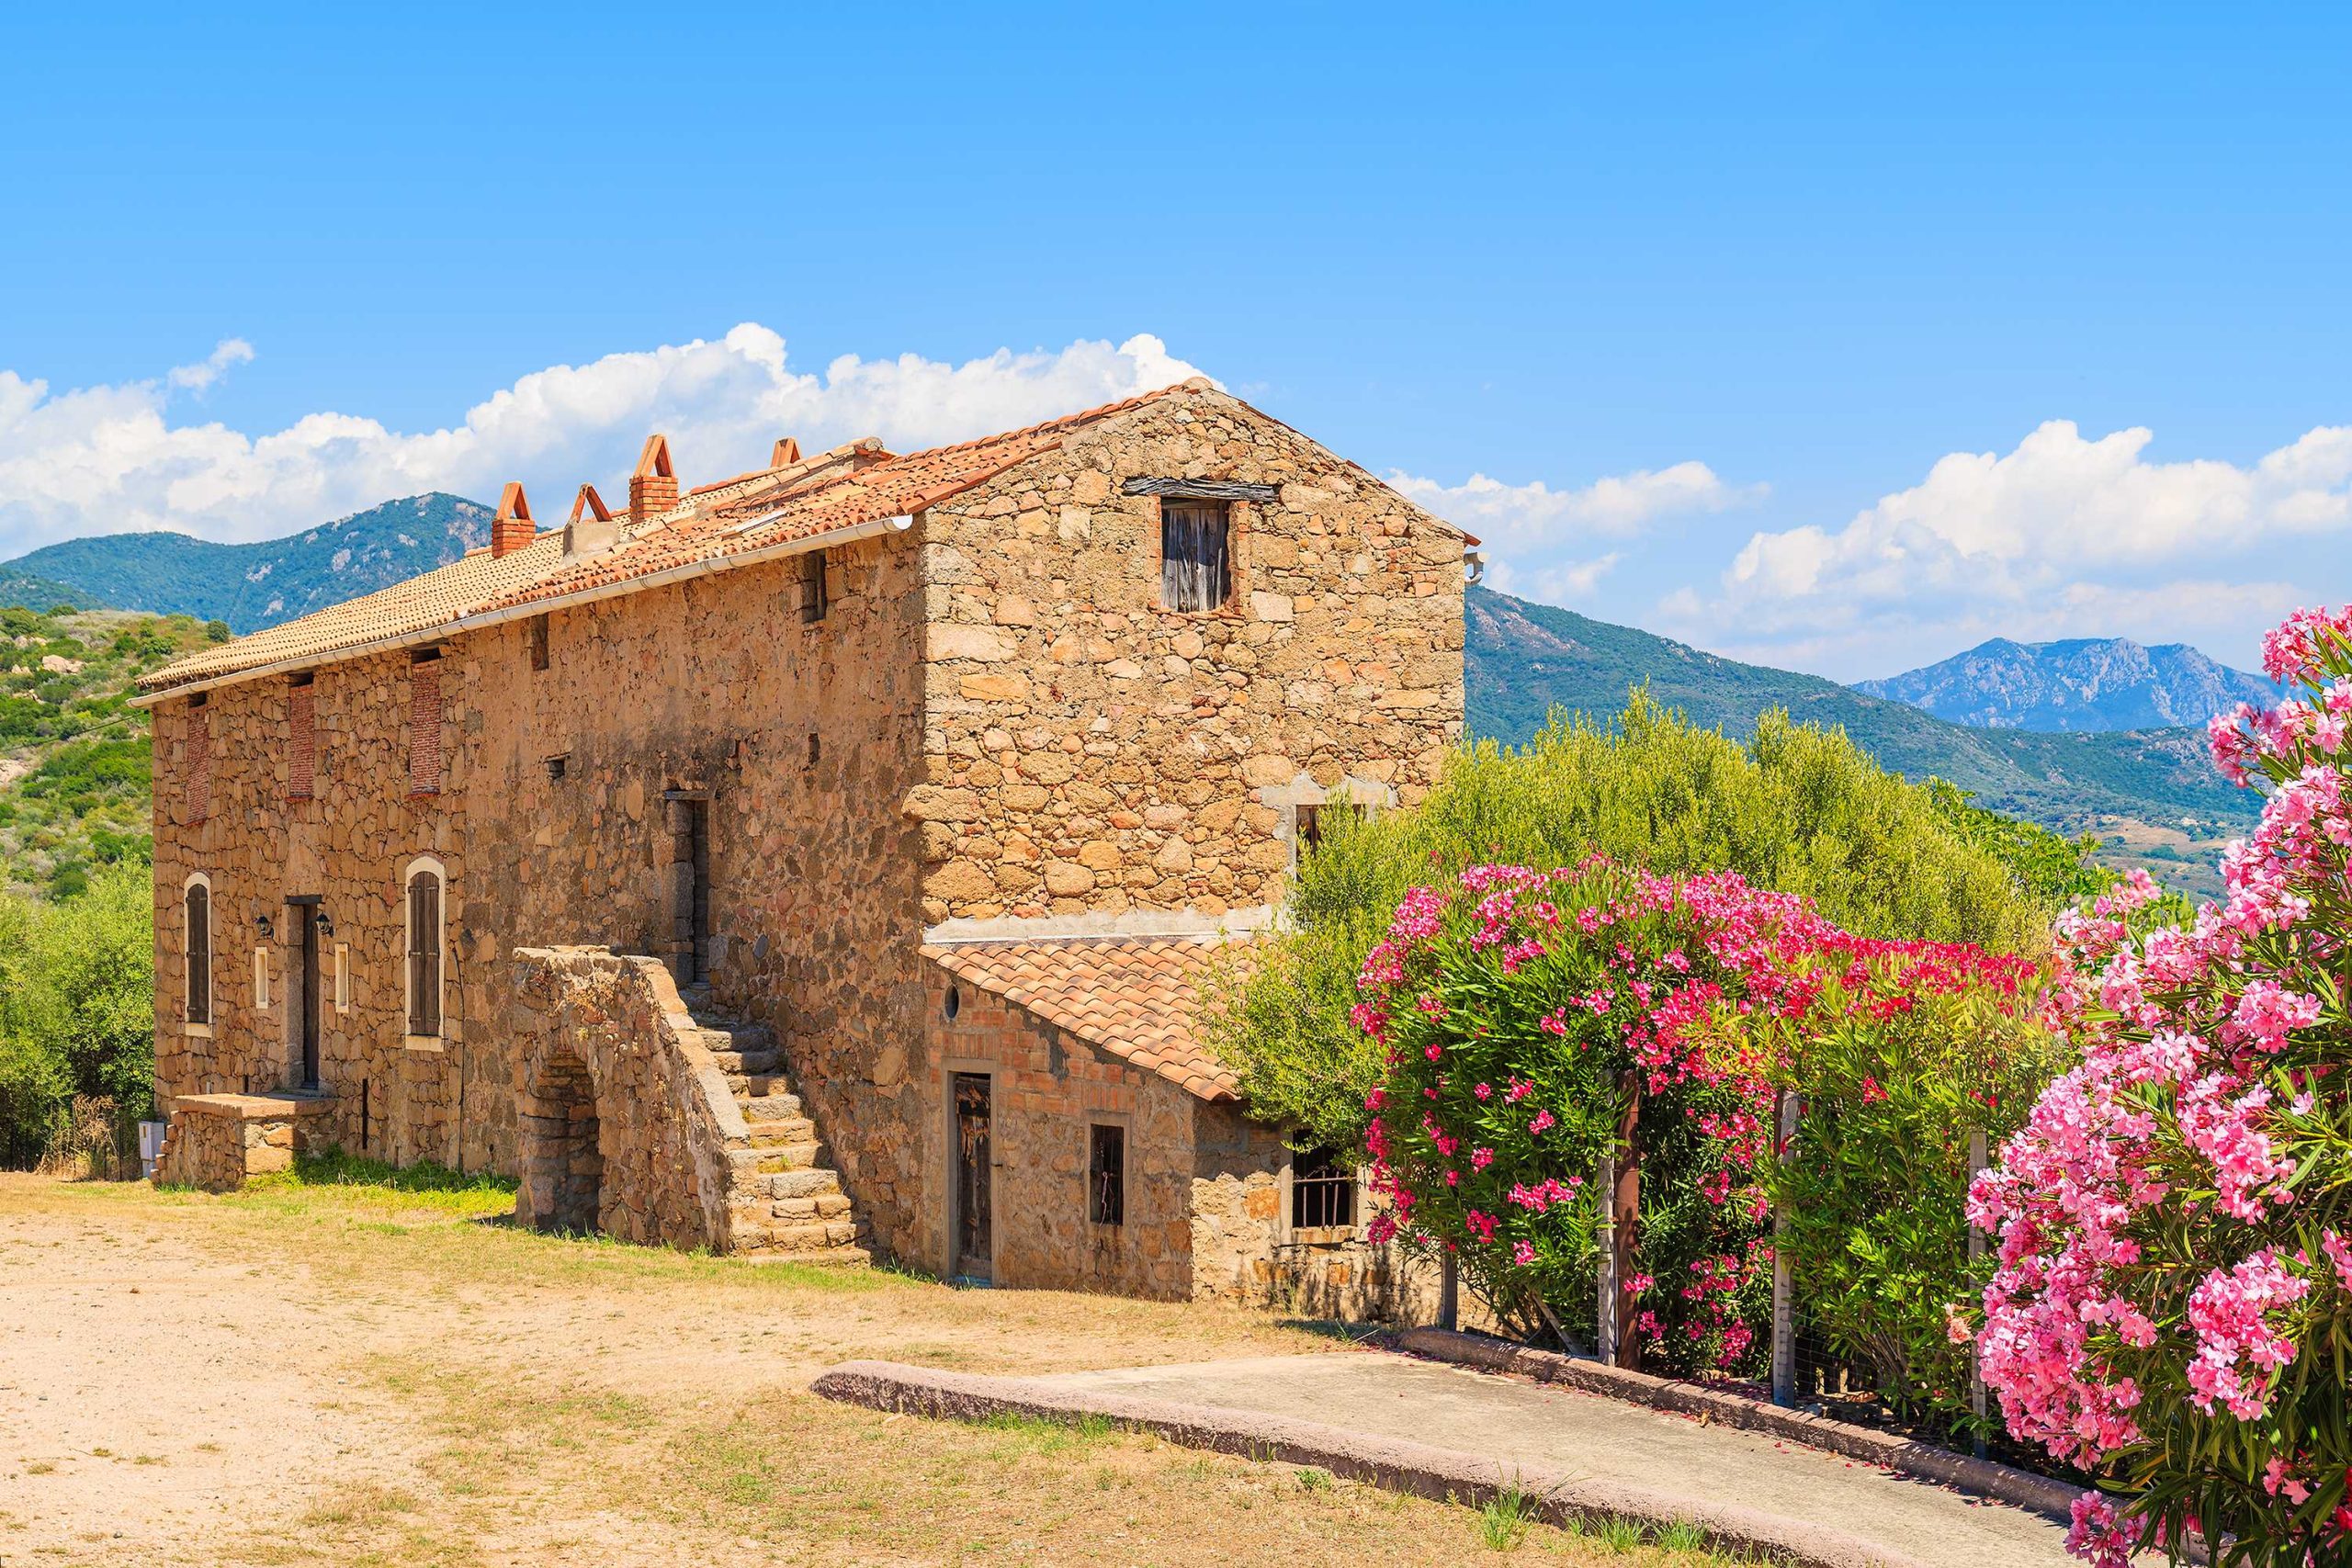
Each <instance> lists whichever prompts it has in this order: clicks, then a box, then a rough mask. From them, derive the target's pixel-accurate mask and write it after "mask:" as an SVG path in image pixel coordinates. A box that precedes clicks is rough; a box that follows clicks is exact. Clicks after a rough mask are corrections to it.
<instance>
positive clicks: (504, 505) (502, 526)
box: [490, 479, 539, 557]
mask: <svg viewBox="0 0 2352 1568" xmlns="http://www.w3.org/2000/svg"><path fill="white" fill-rule="evenodd" d="M538 536H539V525H537V524H536V523H534V522H532V521H531V503H530V502H528V501H527V500H526V499H524V495H523V486H522V483H521V481H519V480H516V479H509V480H507V481H506V488H505V489H504V490H503V491H500V492H499V496H498V515H497V516H496V517H494V518H492V520H491V525H490V553H491V554H492V556H493V557H496V556H505V555H512V554H514V553H515V551H516V550H519V549H524V548H526V547H528V546H529V545H530V543H531V541H532V540H533V539H536V538H537V537H538Z"/></svg>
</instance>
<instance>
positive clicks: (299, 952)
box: [286, 893, 319, 1090]
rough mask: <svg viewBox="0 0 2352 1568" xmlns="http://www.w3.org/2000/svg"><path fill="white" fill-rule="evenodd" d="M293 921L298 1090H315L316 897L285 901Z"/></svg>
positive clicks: (317, 1065)
mask: <svg viewBox="0 0 2352 1568" xmlns="http://www.w3.org/2000/svg"><path fill="white" fill-rule="evenodd" d="M286 902H287V905H288V913H289V914H290V915H291V917H292V919H293V921H294V930H293V931H292V932H291V933H290V934H291V935H292V937H293V942H292V946H293V949H294V951H293V954H292V957H293V960H294V974H293V976H292V979H293V984H292V985H291V986H290V987H288V989H289V990H290V991H291V992H292V998H291V999H292V1002H293V1012H294V1019H293V1024H294V1038H295V1044H296V1048H297V1050H298V1052H299V1054H300V1066H299V1070H300V1074H301V1077H300V1079H299V1080H298V1083H299V1087H300V1088H301V1089H305V1090H315V1089H317V1088H318V1087H319V896H318V895H317V894H315V893H311V894H297V895H296V896H294V897H290V898H288V899H287V900H286Z"/></svg>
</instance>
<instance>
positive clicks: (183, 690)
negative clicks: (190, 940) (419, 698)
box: [130, 513, 915, 708]
mask: <svg viewBox="0 0 2352 1568" xmlns="http://www.w3.org/2000/svg"><path fill="white" fill-rule="evenodd" d="M914 522H915V520H914V515H913V513H899V515H897V516H895V517H878V518H876V519H875V520H874V521H873V522H871V523H858V524H854V525H851V526H849V527H847V528H835V529H832V530H830V531H829V532H826V533H822V534H812V535H809V536H808V537H806V538H800V539H786V540H785V541H783V542H782V543H779V544H774V545H763V546H762V547H760V548H758V549H755V550H743V551H741V552H739V553H737V554H735V555H731V556H712V557H710V558H707V559H705V560H698V561H688V562H687V563H686V564H685V565H684V566H673V567H671V568H669V569H667V570H662V571H655V572H649V573H647V574H646V575H645V576H643V577H629V578H624V579H622V580H621V581H618V582H606V583H601V584H599V585H598V586H596V587H594V588H583V589H582V590H581V591H580V592H577V593H566V594H563V595H562V596H560V598H554V599H532V600H526V601H525V602H524V603H523V604H509V605H506V606H504V607H503V608H501V609H496V610H482V611H478V612H476V613H475V614H473V615H460V616H458V618H457V619H456V620H454V621H443V622H440V623H439V624H437V625H435V626H426V627H424V628H422V629H421V630H418V631H413V632H402V633H400V634H399V635H398V636H395V637H377V638H375V639H373V640H372V641H368V642H360V643H354V644H352V645H351V646H350V647H348V648H337V649H328V650H326V651H324V652H322V653H309V654H303V655H300V657H295V658H288V659H279V660H272V661H271V662H269V663H267V664H256V665H254V666H252V667H251V668H250V669H245V670H234V671H227V672H225V673H222V674H220V675H215V676H212V677H210V678H209V679H207V680H201V681H187V682H182V683H180V684H178V685H175V686H164V687H160V688H158V689H157V690H155V691H153V692H141V693H140V694H138V695H137V696H135V697H132V698H131V699H130V706H132V707H135V708H152V707H153V706H154V705H156V704H158V703H162V702H168V701H170V700H171V699H172V698H174V697H185V696H193V695H195V694H197V693H198V692H209V691H212V690H214V689H215V688H217V687H220V686H233V685H235V684H236V683H237V682H241V681H257V680H260V679H261V678H262V677H264V676H266V675H276V674H280V673H284V672H287V671H296V670H316V669H318V668H319V667H320V666H322V665H326V664H341V663H344V662H345V661H347V660H354V659H364V658H366V657H367V656H368V655H369V654H371V653H390V652H391V651H392V650H394V649H402V648H414V647H416V646H417V645H419V644H420V643H428V642H438V641H439V640H440V639H441V638H443V637H454V636H456V635H458V634H459V633H461V632H473V631H481V630H482V629H483V628H485V627H488V626H503V625H504V624H505V623H507V622H508V621H519V620H523V619H525V618H526V617H528V616H531V615H546V614H547V613H548V611H550V610H568V609H571V608H574V607H576V606H578V605H582V604H595V603H597V602H598V601H599V600H604V599H617V598H619V597H620V596H621V595H622V594H624V593H639V592H644V591H645V590H646V589H649V588H662V587H666V586H668V585H669V584H671V583H673V582H686V581H692V580H693V579H695V578H697V577H709V576H711V575H713V574H714V573H717V572H722V571H731V570H734V569H735V568H737V567H741V566H757V565H759V564H760V563H761V562H763V561H771V560H783V559H785V558H787V557H791V556H797V555H806V554H808V553H809V551H810V550H821V549H828V548H831V547H832V546H835V545H848V544H854V543H855V542H857V541H858V540H860V539H872V538H877V537H881V536H886V535H890V534H903V533H905V532H906V531H907V530H908V529H909V528H911V527H913V526H914Z"/></svg>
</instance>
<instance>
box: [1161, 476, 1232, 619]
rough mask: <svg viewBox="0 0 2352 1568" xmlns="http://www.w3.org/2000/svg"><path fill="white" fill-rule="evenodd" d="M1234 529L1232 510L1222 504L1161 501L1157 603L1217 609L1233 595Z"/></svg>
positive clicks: (1177, 608) (1179, 606)
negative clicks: (1230, 547) (1230, 549)
mask: <svg viewBox="0 0 2352 1568" xmlns="http://www.w3.org/2000/svg"><path fill="white" fill-rule="evenodd" d="M1230 533H1231V510H1230V508H1228V507H1227V504H1226V503H1225V502H1221V501H1173V500H1170V501H1163V502H1160V503H1159V603H1160V604H1161V606H1162V607H1163V608H1165V609H1170V610H1184V611H1202V610H1214V609H1216V608H1217V607H1218V606H1220V605H1222V604H1224V603H1225V602H1226V600H1227V598H1228V597H1230V596H1231V594H1232V592H1233V570H1232V562H1231V559H1230V558H1229V555H1228V552H1227V546H1228V544H1229V543H1230V537H1229V536H1230Z"/></svg>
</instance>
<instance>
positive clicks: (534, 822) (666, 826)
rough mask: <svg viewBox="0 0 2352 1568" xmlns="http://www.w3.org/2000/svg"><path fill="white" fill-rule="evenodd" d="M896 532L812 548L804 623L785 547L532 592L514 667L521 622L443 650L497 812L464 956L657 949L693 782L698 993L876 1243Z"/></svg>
mask: <svg viewBox="0 0 2352 1568" xmlns="http://www.w3.org/2000/svg"><path fill="white" fill-rule="evenodd" d="M913 556H914V552H913V550H912V548H911V541H910V539H908V538H906V537H903V536H901V537H897V538H888V539H876V540H872V541H868V542H866V543H863V544H859V545H854V546H851V547H845V548H837V549H834V550H831V551H830V552H828V557H827V560H828V581H829V588H828V600H829V604H828V608H827V611H826V614H825V617H824V619H823V620H821V621H819V622H816V623H813V624H804V623H803V622H802V620H801V618H800V598H799V595H800V586H799V575H798V574H799V565H798V562H797V560H792V559H786V560H784V561H781V562H776V563H772V564H769V565H764V566H757V567H749V568H743V569H741V570H736V571H731V572H726V573H722V574H718V575H715V576H712V577H708V578H704V579H701V580H698V581H689V582H686V583H684V584H680V585H677V586H673V587H667V588H659V589H653V590H650V591H647V592H638V593H631V594H627V595H623V596H621V597H618V598H615V599H609V600H605V601H603V602H602V603H599V604H591V605H587V606H584V607H582V608H579V609H574V610H569V611H560V612H557V613H556V614H555V615H553V616H552V618H551V620H550V623H549V626H548V655H549V658H548V663H549V668H548V670H547V671H541V672H538V673H537V674H533V673H532V672H531V671H530V669H529V660H528V653H527V649H526V644H525V636H526V633H525V629H524V627H523V626H522V624H521V623H516V624H515V625H512V626H503V627H495V628H492V629H490V630H489V631H487V632H485V633H482V634H481V635H480V636H479V637H477V638H472V639H469V642H468V645H467V647H466V649H464V650H463V652H462V654H461V655H460V656H459V658H458V662H459V663H460V664H461V665H462V666H464V667H465V668H467V669H468V670H469V672H470V679H471V680H472V682H473V684H474V689H476V690H478V691H479V692H480V693H481V698H480V717H479V733H480V736H481V740H480V753H481V754H480V757H479V760H478V761H477V763H476V773H475V775H474V776H475V778H476V779H477V781H478V787H477V791H476V797H475V798H476V800H477V802H478V804H477V805H476V807H475V808H474V809H476V810H477V811H478V812H479V813H480V814H481V819H482V820H483V821H485V822H492V821H495V822H496V823H497V825H498V826H497V829H496V833H495V840H496V842H495V848H494V849H493V848H492V844H491V840H492V834H490V833H489V832H487V831H486V832H485V833H484V836H483V837H484V853H485V854H486V855H492V856H495V864H496V868H497V869H496V871H495V873H494V874H492V877H491V878H490V879H489V881H488V883H487V885H486V886H485V885H482V884H480V883H477V884H476V885H475V886H471V887H469V891H468V901H467V924H468V930H469V932H472V933H476V934H475V935H474V937H473V940H474V941H476V942H478V943H479V944H480V959H479V960H478V962H477V967H478V968H486V967H487V966H488V964H489V960H490V959H491V957H492V954H493V953H503V952H504V951H510V950H511V949H512V948H514V947H515V946H543V945H544V946H552V945H567V944H579V943H587V944H609V945H611V946H614V947H616V948H618V949H620V950H622V951H624V952H633V953H660V952H662V951H663V949H664V948H665V947H666V946H667V945H668V943H669V942H670V939H671V933H672V931H673V918H674V914H675V907H674V897H673V880H672V876H673V869H672V868H673V866H674V865H675V864H677V863H678V860H679V856H680V854H681V848H680V844H679V840H678V836H677V834H676V833H675V832H674V831H673V827H674V824H675V820H676V818H678V817H679V815H680V814H679V813H678V812H676V811H674V810H673V809H671V806H672V803H670V802H667V801H665V799H664V796H665V795H667V794H669V793H671V792H685V793H687V794H689V795H693V796H695V797H696V800H695V806H696V809H697V810H698V811H699V813H700V814H701V815H702V817H703V819H704V821H705V824H706V831H707V839H708V849H707V874H708V881H709V886H710V888H711V902H710V911H709V924H710V930H711V932H712V937H711V941H710V942H709V951H708V957H709V960H710V972H709V974H708V976H707V979H708V982H709V984H710V986H711V987H712V990H713V992H714V995H715V998H716V1000H717V1003H718V1007H719V1008H720V1009H721V1010H724V1011H727V1012H729V1013H732V1014H734V1015H736V1016H740V1017H743V1018H748V1019H752V1020H753V1021H758V1022H761V1023H764V1024H766V1025H768V1026H769V1028H770V1029H771V1030H773V1031H774V1032H775V1036H776V1039H777V1041H778V1043H780V1044H781V1045H782V1047H783V1049H784V1051H785V1055H786V1060H787V1063H788V1065H789V1066H790V1068H791V1070H792V1074H793V1078H794V1082H795V1085H796V1087H797V1089H798V1091H799V1092H800V1094H801V1095H802V1097H803V1099H804V1100H806V1101H807V1102H808V1105H809V1114H810V1115H811V1116H812V1118H813V1119H814V1120H815V1121H816V1122H817V1124H818V1128H819V1131H820V1134H823V1135H824V1136H825V1138H826V1140H827V1141H828V1143H829V1144H830V1145H831V1147H832V1149H833V1152H834V1157H835V1160H836V1161H837V1164H838V1168H839V1169H840V1171H841V1174H842V1180H843V1182H844V1184H845V1186H846V1188H847V1190H848V1191H849V1193H850V1195H851V1197H852V1198H853V1199H854V1201H855V1202H856V1203H857V1205H858V1210H859V1212H860V1213H862V1214H864V1215H865V1216H866V1217H867V1218H868V1219H869V1220H871V1221H872V1223H873V1224H874V1227H875V1232H876V1240H877V1242H878V1243H879V1244H880V1245H881V1246H882V1247H885V1248H889V1247H894V1246H895V1245H896V1242H897V1238H898V1236H899V1234H900V1231H901V1229H902V1225H901V1224H899V1221H900V1219H901V1218H902V1216H904V1215H905V1214H906V1213H909V1212H910V1208H911V1207H912V1205H913V1204H914V1201H915V1198H916V1193H915V1191H914V1190H913V1189H912V1188H906V1189H905V1190H902V1184H904V1183H907V1182H908V1181H909V1180H910V1167H909V1165H908V1163H907V1161H908V1159H909V1158H910V1155H911V1153H912V1130H911V1128H910V1127H909V1126H907V1125H906V1124H905V1123H904V1122H903V1121H902V1119H901V1117H900V1115H899V1108H898V1107H897V1105H896V1102H895V1099H894V1098H893V1093H892V1091H893V1090H894V1089H895V1087H896V1084H897V1080H898V1076H899V1075H900V1074H902V1073H903V1072H904V1069H905V1063H906V1060H907V1057H908V1055H909V1049H910V1044H911V1043H912V1042H914V1041H916V1040H918V1039H919V1038H920V1037H921V1032H922V1023H921V1020H920V1018H919V1017H918V1016H917V1008H918V1001H917V998H918V997H919V995H920V981H919V978H918V976H917V966H918V965H919V964H921V958H920V955H919V954H918V953H917V951H916V948H917V944H918V942H919V941H920V937H921V923H922V922H921V915H920V901H919V900H920V895H919V892H918V889H917V886H916V873H917V863H916V835H917V831H918V829H917V827H916V825H915V824H914V823H912V822H911V821H910V820H909V819H907V818H906V817H905V816H904V815H903V814H902V813H901V812H900V810H899V801H900V800H901V798H902V797H903V796H904V795H905V794H906V792H907V790H908V789H909V788H910V786H911V784H912V783H913V782H914V779H915V776H916V769H917V767H918V765H919V764H918V747H919V743H920V733H921V717H920V708H921V702H922V690H921V686H920V683H919V677H918V671H919V665H918V662H917V659H916V653H917V650H918V649H920V647H921V642H922V628H921V622H920V619H919V616H920V612H921V600H920V596H919V594H918V593H917V592H916V590H915V583H914V575H913ZM466 739H467V740H468V742H469V744H471V743H473V742H474V739H475V731H474V728H472V726H471V724H470V723H469V726H468V728H467V732H466ZM559 756H560V757H562V758H563V759H564V767H563V776H562V777H561V778H560V779H557V778H554V777H552V776H550V772H549V769H548V765H547V764H548V759H549V758H553V757H559Z"/></svg>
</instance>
